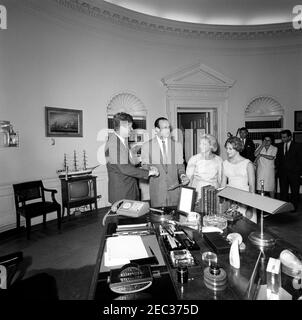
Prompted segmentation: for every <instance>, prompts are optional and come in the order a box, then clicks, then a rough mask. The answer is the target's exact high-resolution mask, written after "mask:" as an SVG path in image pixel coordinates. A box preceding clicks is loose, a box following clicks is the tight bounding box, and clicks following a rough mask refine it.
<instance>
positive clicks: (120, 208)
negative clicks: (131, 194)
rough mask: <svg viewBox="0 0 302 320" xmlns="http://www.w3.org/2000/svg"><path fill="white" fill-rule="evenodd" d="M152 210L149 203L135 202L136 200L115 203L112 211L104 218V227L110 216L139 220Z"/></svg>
mask: <svg viewBox="0 0 302 320" xmlns="http://www.w3.org/2000/svg"><path fill="white" fill-rule="evenodd" d="M149 209H150V206H149V203H148V202H142V201H134V200H125V199H124V200H120V201H117V202H115V203H114V204H113V205H112V207H111V209H110V210H109V211H108V212H107V213H106V214H105V216H104V218H103V226H104V225H105V220H106V218H107V217H108V215H110V216H126V217H130V218H138V217H141V216H143V215H144V214H146V213H148V212H149Z"/></svg>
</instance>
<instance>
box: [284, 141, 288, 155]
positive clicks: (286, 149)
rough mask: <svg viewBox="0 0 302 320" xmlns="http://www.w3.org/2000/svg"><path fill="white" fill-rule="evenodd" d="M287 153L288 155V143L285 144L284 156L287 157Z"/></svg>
mask: <svg viewBox="0 0 302 320" xmlns="http://www.w3.org/2000/svg"><path fill="white" fill-rule="evenodd" d="M287 153H288V145H287V143H285V151H284V155H285V156H287Z"/></svg>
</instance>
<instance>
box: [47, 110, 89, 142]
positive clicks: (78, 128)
mask: <svg viewBox="0 0 302 320" xmlns="http://www.w3.org/2000/svg"><path fill="white" fill-rule="evenodd" d="M45 130H46V137H83V111H82V110H77V109H65V108H54V107H45Z"/></svg>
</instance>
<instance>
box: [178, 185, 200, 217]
mask: <svg viewBox="0 0 302 320" xmlns="http://www.w3.org/2000/svg"><path fill="white" fill-rule="evenodd" d="M195 197H196V191H195V188H192V187H181V188H180V196H179V201H178V206H177V211H179V212H182V213H185V214H188V213H190V212H191V211H193V210H194V205H195Z"/></svg>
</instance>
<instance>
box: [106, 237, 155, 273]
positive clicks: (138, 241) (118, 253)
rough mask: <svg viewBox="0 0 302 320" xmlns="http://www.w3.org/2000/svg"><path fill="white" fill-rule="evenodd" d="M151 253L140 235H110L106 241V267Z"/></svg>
mask: <svg viewBox="0 0 302 320" xmlns="http://www.w3.org/2000/svg"><path fill="white" fill-rule="evenodd" d="M148 256H149V255H148V253H147V250H146V248H145V246H144V243H143V240H142V238H141V237H140V236H135V235H134V236H132V235H127V236H118V237H110V238H108V239H107V242H106V251H105V253H104V264H105V266H106V267H113V266H122V265H124V264H127V263H130V260H135V259H141V258H147V257H148Z"/></svg>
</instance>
